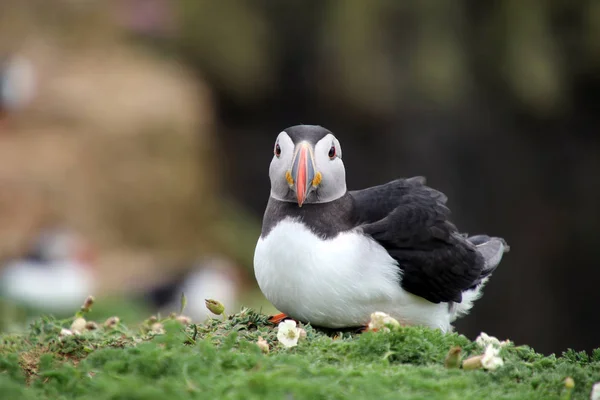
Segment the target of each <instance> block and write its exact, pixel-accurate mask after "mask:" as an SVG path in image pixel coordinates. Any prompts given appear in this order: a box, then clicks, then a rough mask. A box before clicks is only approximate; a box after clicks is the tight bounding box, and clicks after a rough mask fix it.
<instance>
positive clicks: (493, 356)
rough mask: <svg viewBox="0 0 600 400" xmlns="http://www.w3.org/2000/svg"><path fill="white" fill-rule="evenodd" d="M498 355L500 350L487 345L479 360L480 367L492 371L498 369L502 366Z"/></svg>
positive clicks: (502, 362) (502, 363) (502, 361)
mask: <svg viewBox="0 0 600 400" xmlns="http://www.w3.org/2000/svg"><path fill="white" fill-rule="evenodd" d="M498 354H500V349H499V348H497V347H494V345H493V344H488V345H487V347H486V348H485V353H483V357H482V358H481V365H482V366H483V368H484V369H487V370H490V371H493V370H495V369H496V368H498V367H501V366H503V365H504V360H502V358H500V357H498Z"/></svg>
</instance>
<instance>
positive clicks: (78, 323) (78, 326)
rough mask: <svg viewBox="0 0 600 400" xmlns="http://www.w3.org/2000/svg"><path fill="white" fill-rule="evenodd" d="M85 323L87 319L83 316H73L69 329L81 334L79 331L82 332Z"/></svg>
mask: <svg viewBox="0 0 600 400" xmlns="http://www.w3.org/2000/svg"><path fill="white" fill-rule="evenodd" d="M86 324H87V321H86V320H85V318H75V320H74V321H73V323H72V324H71V331H72V332H73V333H74V334H76V335H79V334H81V332H83V331H84V330H85V325H86Z"/></svg>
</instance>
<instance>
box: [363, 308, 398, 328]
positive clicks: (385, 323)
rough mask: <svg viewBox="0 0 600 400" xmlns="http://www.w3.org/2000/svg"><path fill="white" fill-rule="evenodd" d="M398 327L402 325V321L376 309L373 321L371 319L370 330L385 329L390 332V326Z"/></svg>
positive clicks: (372, 316)
mask: <svg viewBox="0 0 600 400" xmlns="http://www.w3.org/2000/svg"><path fill="white" fill-rule="evenodd" d="M390 325H391V326H393V327H397V326H400V322H398V321H397V320H395V319H394V318H392V317H390V316H389V315H388V314H386V313H384V312H381V311H376V312H374V313H373V314H371V321H369V325H368V330H370V331H375V332H376V331H380V330H382V331H384V332H389V331H390V328H389V326H390Z"/></svg>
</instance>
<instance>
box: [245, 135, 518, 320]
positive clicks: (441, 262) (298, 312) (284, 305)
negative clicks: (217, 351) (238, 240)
mask: <svg viewBox="0 0 600 400" xmlns="http://www.w3.org/2000/svg"><path fill="white" fill-rule="evenodd" d="M273 153H274V155H273V159H272V161H271V164H270V167H269V176H270V180H271V193H270V196H269V200H268V203H267V206H266V210H265V213H264V217H263V221H262V231H261V235H260V237H259V239H258V242H257V244H256V248H255V252H254V273H255V277H256V280H257V283H258V286H259V287H260V290H261V291H262V293H263V294H264V295H265V297H266V298H267V300H269V301H270V302H271V303H272V304H273V305H274V306H275V308H276V309H277V310H278V311H279V312H281V313H280V314H277V315H274V316H272V317H271V321H272V322H274V323H277V322H279V321H282V320H284V319H286V318H290V319H294V320H296V321H301V322H304V323H310V324H311V325H312V326H317V327H322V328H330V329H342V328H359V329H360V328H363V329H364V328H365V327H366V326H367V325H368V323H369V320H370V316H371V314H372V313H374V312H384V313H387V314H389V315H390V316H391V317H393V318H395V319H396V320H398V321H399V322H400V323H401V324H402V325H419V326H426V327H429V328H432V329H440V330H441V331H442V332H450V331H452V330H453V326H452V323H453V322H454V321H455V320H456V319H457V318H459V317H461V316H464V315H466V314H468V312H469V311H470V310H471V308H472V306H473V302H474V301H475V300H477V299H478V298H479V297H481V295H482V289H483V287H484V285H485V284H486V283H487V281H488V280H489V279H490V277H491V275H492V273H493V272H494V271H495V270H496V268H497V267H498V265H499V263H500V261H501V259H502V256H503V254H504V253H505V252H507V251H508V250H509V246H508V245H507V243H506V241H505V240H504V239H502V238H500V237H492V236H488V235H475V236H468V235H467V234H465V233H461V232H459V230H458V229H457V227H456V226H455V225H454V224H453V223H452V222H451V220H450V210H449V208H448V207H447V205H446V203H447V197H446V196H445V195H444V194H443V193H442V192H440V191H438V190H435V189H433V188H431V187H429V186H427V185H426V182H425V179H424V178H423V177H419V176H417V177H411V178H406V179H405V178H401V179H396V180H393V181H391V182H388V183H385V184H382V185H379V186H373V187H369V188H366V189H363V190H354V191H349V190H348V189H347V188H346V172H345V168H344V163H343V162H342V147H341V145H340V142H339V140H338V139H337V138H336V136H335V135H334V134H333V133H332V132H331V131H329V130H328V129H326V128H324V127H321V126H315V125H297V126H292V127H290V128H287V129H285V130H284V131H282V132H281V133H279V135H278V136H277V139H276V140H275V145H274V148H273Z"/></svg>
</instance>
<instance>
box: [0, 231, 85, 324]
mask: <svg viewBox="0 0 600 400" xmlns="http://www.w3.org/2000/svg"><path fill="white" fill-rule="evenodd" d="M95 259H96V254H95V250H94V249H93V247H92V245H91V244H90V243H88V242H87V241H86V240H85V239H84V238H83V237H82V236H81V235H80V234H77V233H75V232H74V231H72V230H70V229H66V228H63V227H52V228H45V229H43V230H42V231H41V232H40V233H39V234H38V235H36V236H35V238H34V240H33V242H32V244H31V245H30V246H29V249H28V251H27V253H26V254H25V256H24V257H22V258H18V259H14V260H12V261H10V262H8V263H7V264H6V265H5V266H4V267H3V268H1V269H0V297H2V298H4V299H6V300H10V301H11V302H13V303H14V304H18V305H21V306H25V307H28V308H30V309H33V310H36V311H41V312H53V313H58V314H68V313H70V312H75V311H77V309H79V306H80V305H81V304H82V303H83V301H84V300H85V299H86V297H87V296H89V295H91V294H92V292H93V290H94V289H95V276H94V264H95Z"/></svg>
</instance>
